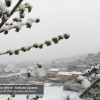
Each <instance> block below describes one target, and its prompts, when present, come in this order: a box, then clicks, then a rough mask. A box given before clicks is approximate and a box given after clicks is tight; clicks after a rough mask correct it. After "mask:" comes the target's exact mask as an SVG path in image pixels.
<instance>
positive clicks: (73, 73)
mask: <svg viewBox="0 0 100 100" xmlns="http://www.w3.org/2000/svg"><path fill="white" fill-rule="evenodd" d="M70 73H71V74H82V72H75V71H73V72H70Z"/></svg>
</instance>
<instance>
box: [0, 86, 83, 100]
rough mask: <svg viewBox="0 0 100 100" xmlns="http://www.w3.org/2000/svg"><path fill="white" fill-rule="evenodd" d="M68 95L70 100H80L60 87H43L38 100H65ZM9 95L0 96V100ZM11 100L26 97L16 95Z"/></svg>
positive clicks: (5, 98)
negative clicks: (42, 92) (41, 94)
mask: <svg viewBox="0 0 100 100" xmlns="http://www.w3.org/2000/svg"><path fill="white" fill-rule="evenodd" d="M67 95H69V96H70V98H71V100H81V99H80V98H79V97H78V94H77V93H76V92H70V91H63V87H62V86H45V87H44V96H43V98H39V99H38V100H66V96H67ZM8 97H9V95H0V99H1V100H7V98H8ZM32 97H33V95H30V96H29V99H28V100H31V99H32ZM12 100H27V99H26V95H16V96H15V97H14V98H12Z"/></svg>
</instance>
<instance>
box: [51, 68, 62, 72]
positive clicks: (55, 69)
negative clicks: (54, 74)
mask: <svg viewBox="0 0 100 100" xmlns="http://www.w3.org/2000/svg"><path fill="white" fill-rule="evenodd" d="M59 70H60V69H58V68H51V69H49V71H59Z"/></svg>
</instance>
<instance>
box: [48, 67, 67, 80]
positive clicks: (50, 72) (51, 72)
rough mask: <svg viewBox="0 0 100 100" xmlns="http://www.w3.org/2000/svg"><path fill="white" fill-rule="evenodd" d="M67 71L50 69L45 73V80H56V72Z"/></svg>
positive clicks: (65, 70)
mask: <svg viewBox="0 0 100 100" xmlns="http://www.w3.org/2000/svg"><path fill="white" fill-rule="evenodd" d="M67 71H68V69H59V68H51V69H49V70H48V71H47V72H46V77H47V78H56V76H57V73H58V72H67Z"/></svg>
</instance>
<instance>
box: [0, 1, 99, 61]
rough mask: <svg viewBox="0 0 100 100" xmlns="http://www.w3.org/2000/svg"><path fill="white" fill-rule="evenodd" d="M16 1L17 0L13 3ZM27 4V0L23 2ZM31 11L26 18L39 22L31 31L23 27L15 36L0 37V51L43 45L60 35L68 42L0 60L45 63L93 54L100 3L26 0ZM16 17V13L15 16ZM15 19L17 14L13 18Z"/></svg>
mask: <svg viewBox="0 0 100 100" xmlns="http://www.w3.org/2000/svg"><path fill="white" fill-rule="evenodd" d="M16 1H17V0H16ZM25 1H27V0H25ZM28 2H29V3H31V4H32V5H33V11H32V13H30V14H27V13H26V18H28V17H32V18H34V19H35V18H37V17H39V18H40V19H41V21H40V23H38V24H36V23H34V24H33V26H32V28H31V29H26V28H25V27H23V28H22V30H21V31H20V32H19V33H15V31H14V30H11V31H10V32H9V34H8V35H6V36H4V35H3V34H0V46H1V49H0V52H4V51H6V50H8V49H16V48H20V47H22V46H27V45H32V44H34V43H43V42H44V41H45V40H51V38H52V37H55V36H57V35H60V34H64V33H69V34H70V39H69V40H62V41H60V42H59V44H57V45H56V44H53V45H52V46H50V47H46V46H44V48H43V49H42V50H40V49H34V48H33V49H31V51H29V52H26V53H21V52H20V55H18V56H11V57H9V56H8V55H3V56H0V60H1V61H2V60H9V61H12V60H26V59H29V60H38V59H43V60H49V59H55V58H63V57H71V56H76V55H80V54H87V53H97V52H98V51H99V50H100V44H99V42H100V0H28ZM16 15H17V14H16ZM17 16H18V15H17Z"/></svg>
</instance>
